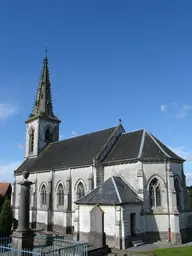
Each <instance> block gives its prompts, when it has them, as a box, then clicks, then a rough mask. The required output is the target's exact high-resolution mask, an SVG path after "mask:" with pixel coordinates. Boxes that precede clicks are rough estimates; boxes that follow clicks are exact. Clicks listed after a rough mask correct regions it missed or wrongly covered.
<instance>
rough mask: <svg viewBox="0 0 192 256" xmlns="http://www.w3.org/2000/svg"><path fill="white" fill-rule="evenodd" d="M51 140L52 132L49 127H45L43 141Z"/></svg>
mask: <svg viewBox="0 0 192 256" xmlns="http://www.w3.org/2000/svg"><path fill="white" fill-rule="evenodd" d="M52 140H53V133H52V130H51V128H50V127H47V128H46V130H45V141H46V142H52Z"/></svg>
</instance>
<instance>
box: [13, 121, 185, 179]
mask: <svg viewBox="0 0 192 256" xmlns="http://www.w3.org/2000/svg"><path fill="white" fill-rule="evenodd" d="M117 127H118V126H117ZM117 127H112V128H109V129H105V130H101V131H97V132H93V133H89V134H85V135H82V136H77V137H74V138H70V139H66V140H62V141H58V142H53V143H50V144H49V145H48V146H47V147H46V148H45V149H44V150H43V151H42V153H41V154H40V155H39V156H38V157H36V158H29V159H26V160H25V161H24V162H23V163H22V164H21V165H20V166H19V168H18V169H17V170H16V171H15V173H16V174H21V173H22V172H23V171H24V170H26V169H28V170H29V171H30V172H36V171H43V170H50V169H57V168H58V169H59V168H73V167H80V166H85V165H89V164H92V163H93V158H95V157H96V156H97V154H98V153H99V152H100V151H101V149H102V147H103V146H104V145H105V144H106V142H107V141H108V140H109V138H110V136H112V134H113V133H114V132H115V130H116V129H117ZM165 159H170V160H176V161H180V162H184V161H185V160H184V159H182V158H181V157H179V156H177V155H176V154H175V153H174V152H173V151H171V150H170V149H169V148H168V147H166V146H165V145H164V144H163V143H162V142H160V141H159V140H158V139H157V138H155V137H154V136H153V135H152V134H151V133H149V132H147V131H145V130H143V129H142V130H137V131H134V132H128V133H122V134H121V135H120V137H119V139H118V140H117V142H116V143H115V145H114V146H113V148H112V149H111V151H110V152H109V154H108V155H107V157H106V158H105V159H104V161H103V162H102V163H103V164H105V165H108V164H116V163H119V162H123V161H124V162H125V161H130V162H131V161H138V160H141V161H164V160H165Z"/></svg>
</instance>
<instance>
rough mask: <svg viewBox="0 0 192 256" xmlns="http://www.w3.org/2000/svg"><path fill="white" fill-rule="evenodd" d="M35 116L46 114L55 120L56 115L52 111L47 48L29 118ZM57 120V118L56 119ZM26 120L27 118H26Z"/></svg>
mask: <svg viewBox="0 0 192 256" xmlns="http://www.w3.org/2000/svg"><path fill="white" fill-rule="evenodd" d="M37 116H46V117H48V118H49V119H54V120H56V119H57V117H56V116H55V115H54V113H53V105H52V98H51V86H50V79H49V68H48V58H47V48H46V49H45V57H44V60H43V68H42V71H41V76H40V80H39V85H38V89H37V94H36V98H35V103H34V107H33V111H32V114H31V115H30V117H29V119H31V118H32V119H33V118H35V117H37ZM57 120H58V121H59V119H57ZM27 121H28V120H27Z"/></svg>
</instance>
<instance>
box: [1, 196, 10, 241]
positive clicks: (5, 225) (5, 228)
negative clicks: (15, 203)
mask: <svg viewBox="0 0 192 256" xmlns="http://www.w3.org/2000/svg"><path fill="white" fill-rule="evenodd" d="M12 223H13V212H12V208H11V204H10V201H9V199H8V198H7V197H6V198H5V201H4V203H3V207H2V210H1V213H0V236H3V237H4V236H9V235H10V233H11V227H12Z"/></svg>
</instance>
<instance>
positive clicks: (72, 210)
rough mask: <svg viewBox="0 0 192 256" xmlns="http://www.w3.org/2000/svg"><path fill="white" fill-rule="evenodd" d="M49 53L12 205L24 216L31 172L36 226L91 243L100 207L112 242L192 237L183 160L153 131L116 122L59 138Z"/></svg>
mask: <svg viewBox="0 0 192 256" xmlns="http://www.w3.org/2000/svg"><path fill="white" fill-rule="evenodd" d="M50 87H51V86H50V79H49V71H48V58H47V56H45V58H44V60H43V68H42V72H41V76H40V81H39V85H38V89H37V94H36V98H35V103H34V107H33V110H32V113H31V114H30V116H29V118H28V119H27V120H26V134H25V137H26V141H25V154H24V161H23V163H22V164H21V165H20V166H19V167H18V168H17V169H16V170H15V171H14V177H15V182H14V183H13V184H12V206H13V209H14V216H15V218H16V219H18V209H19V197H20V187H19V185H18V184H17V183H18V182H19V181H20V180H21V179H22V173H23V171H24V170H26V169H27V170H28V171H29V172H30V180H31V181H33V182H34V184H33V185H32V189H31V196H30V223H31V227H32V228H43V229H44V230H49V231H55V232H59V233H62V234H71V235H72V236H73V238H74V239H76V240H82V241H88V237H89V232H90V227H91V226H94V225H93V223H91V217H90V213H91V212H92V210H93V208H94V207H96V206H98V207H99V208H98V209H100V211H101V212H102V216H103V217H102V218H103V222H102V224H100V225H102V227H99V225H98V227H97V228H98V229H99V230H103V232H104V233H105V239H106V241H105V242H106V244H107V245H108V246H110V247H115V248H126V247H128V246H131V245H132V244H133V243H134V241H136V240H137V239H138V240H142V241H145V242H153V241H158V240H161V241H170V242H171V243H182V242H185V241H186V240H187V239H189V238H190V235H191V234H192V211H191V209H190V206H189V197H188V191H187V188H186V181H185V174H184V170H183V163H184V160H183V159H182V158H181V157H179V156H178V155H176V154H175V153H174V152H172V151H171V150H170V149H169V148H168V147H166V146H165V145H164V144H163V143H162V142H161V141H160V140H158V139H157V138H156V137H154V136H153V135H152V134H151V133H150V132H148V131H146V130H144V129H141V130H137V131H129V132H126V131H125V129H124V128H123V125H122V123H121V121H120V122H119V123H118V124H117V125H116V126H114V127H110V128H107V129H104V130H100V131H95V132H91V133H88V134H84V135H81V136H77V137H73V138H69V139H65V140H62V141H59V124H60V122H61V121H60V120H59V118H58V117H56V115H55V114H54V112H53V105H52V98H51V88H50ZM96 212H97V211H96ZM191 238H192V236H191Z"/></svg>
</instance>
